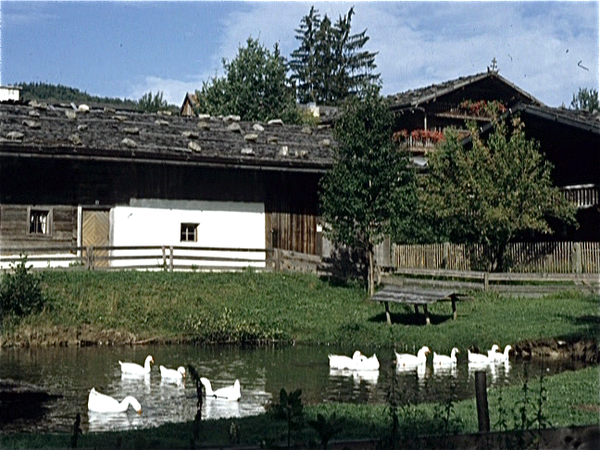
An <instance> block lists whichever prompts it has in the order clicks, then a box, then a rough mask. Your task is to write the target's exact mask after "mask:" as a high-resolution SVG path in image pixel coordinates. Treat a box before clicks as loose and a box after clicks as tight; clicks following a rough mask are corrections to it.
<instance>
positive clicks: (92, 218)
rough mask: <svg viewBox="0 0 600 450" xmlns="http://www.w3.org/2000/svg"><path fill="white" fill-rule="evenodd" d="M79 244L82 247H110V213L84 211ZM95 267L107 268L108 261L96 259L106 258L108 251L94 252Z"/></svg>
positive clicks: (105, 211)
mask: <svg viewBox="0 0 600 450" xmlns="http://www.w3.org/2000/svg"><path fill="white" fill-rule="evenodd" d="M81 223H82V236H81V244H82V245H83V246H84V247H90V246H93V247H106V246H109V245H110V211H109V210H98V209H93V210H91V209H88V210H86V209H84V210H83V211H82V218H81ZM93 256H94V262H93V265H94V266H95V267H108V266H109V263H108V260H104V259H98V257H105V256H108V250H94V253H93Z"/></svg>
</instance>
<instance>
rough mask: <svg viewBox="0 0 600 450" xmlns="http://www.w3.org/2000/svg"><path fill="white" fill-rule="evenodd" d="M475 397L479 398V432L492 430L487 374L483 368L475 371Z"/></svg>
mask: <svg viewBox="0 0 600 450" xmlns="http://www.w3.org/2000/svg"><path fill="white" fill-rule="evenodd" d="M475 397H476V399H477V421H478V422H479V432H480V433H488V432H489V431H490V411H489V409H488V400H487V390H486V374H485V372H484V371H482V370H478V371H477V372H475Z"/></svg>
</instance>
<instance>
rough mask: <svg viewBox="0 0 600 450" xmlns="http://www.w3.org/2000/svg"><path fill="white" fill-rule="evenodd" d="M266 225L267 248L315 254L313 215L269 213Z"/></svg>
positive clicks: (315, 235)
mask: <svg viewBox="0 0 600 450" xmlns="http://www.w3.org/2000/svg"><path fill="white" fill-rule="evenodd" d="M266 225H267V226H266V229H267V236H266V242H267V247H269V248H279V249H282V250H291V251H294V252H300V253H307V254H311V255H316V254H317V250H318V248H319V246H318V245H317V217H316V216H315V215H314V214H310V213H292V212H270V213H267V224H266Z"/></svg>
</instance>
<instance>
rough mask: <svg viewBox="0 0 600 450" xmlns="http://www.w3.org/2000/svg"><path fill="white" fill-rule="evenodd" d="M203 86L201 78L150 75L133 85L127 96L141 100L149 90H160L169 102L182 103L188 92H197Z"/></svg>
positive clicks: (153, 91) (154, 91)
mask: <svg viewBox="0 0 600 450" xmlns="http://www.w3.org/2000/svg"><path fill="white" fill-rule="evenodd" d="M201 87H202V80H201V79H193V80H189V81H181V80H173V79H166V78H161V77H156V76H148V77H146V78H145V79H144V80H143V81H142V82H140V83H137V84H134V85H132V86H131V88H130V89H129V93H128V94H127V96H126V97H127V98H131V99H134V100H139V99H140V97H141V96H142V95H144V94H146V93H148V92H152V93H153V94H156V93H158V92H159V91H160V92H162V93H163V97H164V99H165V100H166V101H167V102H168V103H169V104H171V105H181V104H182V103H183V99H184V98H185V94H186V93H187V92H195V91H196V89H200V88H201Z"/></svg>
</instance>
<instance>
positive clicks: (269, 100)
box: [196, 38, 300, 123]
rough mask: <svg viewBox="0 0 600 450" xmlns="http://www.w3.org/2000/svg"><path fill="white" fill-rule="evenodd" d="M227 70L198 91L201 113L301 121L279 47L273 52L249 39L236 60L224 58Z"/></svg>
mask: <svg viewBox="0 0 600 450" xmlns="http://www.w3.org/2000/svg"><path fill="white" fill-rule="evenodd" d="M223 69H224V72H225V75H224V76H223V77H214V78H212V79H211V80H210V81H208V82H205V83H203V85H202V90H201V91H199V92H196V94H197V96H198V103H199V107H198V112H201V113H208V114H211V115H230V114H232V115H239V116H240V117H241V118H242V120H260V121H265V120H269V119H276V118H278V119H282V120H283V121H285V122H286V123H297V122H298V121H299V120H300V114H299V112H298V109H297V107H296V99H295V96H294V90H293V89H292V87H291V85H290V83H289V80H288V78H287V75H286V73H287V67H286V62H285V59H284V58H283V57H282V56H281V54H280V52H279V47H278V46H277V45H275V48H274V50H273V51H272V52H271V51H269V50H268V49H266V48H265V47H263V46H262V45H261V44H260V43H259V42H258V40H255V39H252V38H248V40H247V41H246V46H245V47H240V48H239V49H238V54H237V55H236V57H235V58H234V59H233V60H231V61H227V60H226V59H223Z"/></svg>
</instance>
